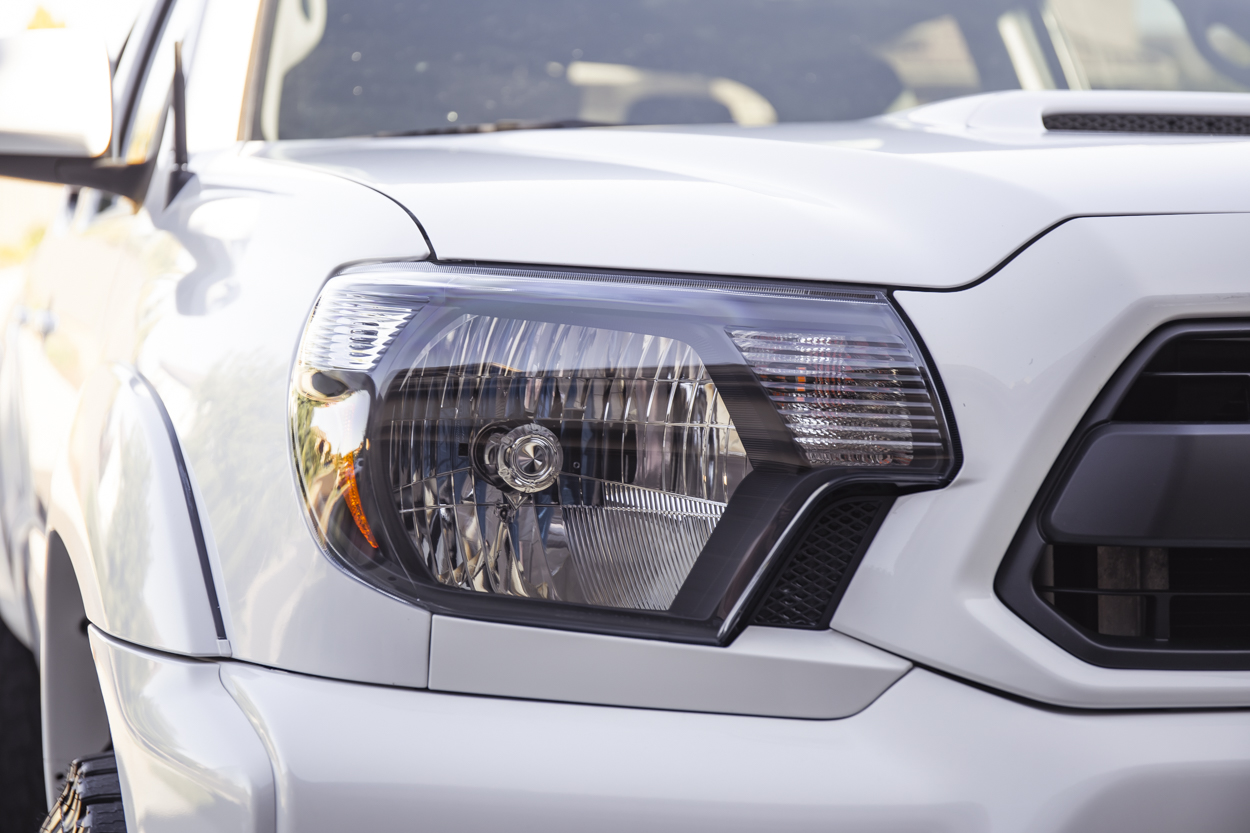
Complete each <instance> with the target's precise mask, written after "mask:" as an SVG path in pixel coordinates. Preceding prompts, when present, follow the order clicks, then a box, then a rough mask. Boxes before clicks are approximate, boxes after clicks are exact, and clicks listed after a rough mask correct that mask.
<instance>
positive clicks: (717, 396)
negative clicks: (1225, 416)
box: [291, 263, 953, 641]
mask: <svg viewBox="0 0 1250 833" xmlns="http://www.w3.org/2000/svg"><path fill="white" fill-rule="evenodd" d="M291 425H292V438H293V444H294V455H295V468H296V472H297V476H298V478H299V481H300V486H301V488H302V490H303V495H304V498H305V500H306V503H307V507H308V511H309V517H310V518H311V521H312V526H313V528H314V530H315V532H316V533H317V535H318V536H319V537H320V539H321V541H322V543H323V545H324V546H325V548H326V550H327V552H328V553H329V554H330V556H331V557H332V558H334V559H335V560H336V561H337V562H338V563H339V564H341V565H342V566H343V567H344V568H346V569H347V570H348V571H350V572H351V573H352V574H354V575H356V576H358V577H359V578H360V579H362V580H364V581H365V582H367V583H369V584H371V585H373V586H375V587H378V588H379V589H382V590H384V591H386V592H388V593H391V594H393V595H396V596H398V597H400V598H403V599H406V600H409V601H413V602H417V603H420V604H421V605H423V606H426V607H429V608H431V609H433V610H435V611H438V612H446V613H455V614H458V615H466V616H473V617H477V618H492V619H500V620H504V621H516V622H522V623H527V624H548V625H559V626H567V627H574V628H579V629H584V630H596V631H604V632H612V633H627V634H637V635H648V636H666V637H669V638H677V639H686V640H693V641H717V640H720V641H723V640H724V639H726V638H727V637H728V635H730V633H731V632H732V629H733V627H734V625H735V624H736V622H737V621H738V620H739V618H740V613H741V611H742V610H743V608H744V605H745V604H746V602H747V600H748V598H749V597H750V594H751V592H752V589H753V588H754V587H756V586H757V585H758V584H759V582H760V579H761V577H762V576H763V575H764V574H765V571H766V570H767V569H768V567H769V565H770V564H771V562H772V559H771V555H772V554H773V553H775V552H776V551H777V549H778V545H779V543H781V542H782V540H783V539H784V537H785V535H786V532H787V530H789V529H790V528H792V527H793V525H794V522H795V521H796V519H797V518H798V516H799V515H800V514H801V510H802V509H803V508H804V507H805V506H807V505H808V504H810V503H811V501H812V498H813V496H815V495H818V494H825V493H828V492H830V490H836V489H838V488H842V489H843V490H845V488H846V487H847V486H848V484H858V486H857V487H856V488H861V489H866V490H868V491H872V490H874V489H876V490H878V491H880V490H882V489H887V490H888V489H894V490H897V489H914V488H923V487H931V486H933V485H937V484H938V483H940V482H941V481H942V480H943V478H944V477H946V476H947V475H948V474H949V473H950V471H951V469H952V466H953V452H952V444H951V440H950V435H949V431H948V429H947V425H946V421H945V419H944V417H943V413H942V408H941V407H940V405H939V403H938V398H937V395H936V391H935V388H934V385H933V380H932V379H931V377H930V374H929V372H928V370H927V368H926V366H925V364H924V361H923V358H922V356H921V353H920V351H919V349H918V348H917V345H916V343H915V341H914V340H913V338H912V336H911V334H910V333H909V332H908V330H907V328H906V327H905V326H904V324H903V322H902V321H901V320H900V319H899V317H898V315H897V313H896V312H895V311H894V309H893V307H892V306H891V305H890V302H889V300H888V299H887V298H886V297H885V296H884V295H883V294H882V293H880V292H877V291H873V290H859V289H841V288H833V287H824V286H811V285H799V284H791V283H781V282H766V281H747V280H704V279H694V278H675V277H658V276H651V277H648V276H631V275H618V274H587V273H577V272H559V271H534V270H520V269H500V268H484V267H460V266H443V265H436V264H429V263H390V264H383V265H371V266H366V267H357V268H354V269H350V270H348V271H346V272H344V273H342V274H340V275H338V276H336V277H334V278H333V279H331V280H330V281H329V282H328V283H327V284H326V286H325V288H324V289H323V290H322V292H321V295H320V297H319V299H318V301H317V303H316V306H315V307H314V309H313V312H312V314H311V316H310V318H309V321H308V325H307V327H306V329H305V332H304V337H303V340H302V342H301V345H300V350H299V354H298V359H297V361H296V367H295V370H294V374H293V381H292V395H291Z"/></svg>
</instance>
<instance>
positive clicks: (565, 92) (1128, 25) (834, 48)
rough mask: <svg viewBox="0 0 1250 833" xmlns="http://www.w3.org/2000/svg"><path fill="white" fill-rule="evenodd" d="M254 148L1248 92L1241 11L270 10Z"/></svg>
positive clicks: (1223, 6)
mask: <svg viewBox="0 0 1250 833" xmlns="http://www.w3.org/2000/svg"><path fill="white" fill-rule="evenodd" d="M270 14H271V21H272V24H271V32H272V34H271V36H270V38H269V43H268V47H269V48H268V53H267V56H266V58H265V61H264V64H263V66H264V67H265V73H264V78H263V91H262V95H261V96H259V108H258V112H257V113H256V117H255V118H254V124H255V128H254V134H255V138H264V139H270V140H272V139H279V138H281V139H310V138H326V137H336V136H352V135H375V134H388V133H406V132H414V133H422V132H447V131H458V130H463V129H471V127H472V126H474V125H483V124H486V125H493V126H496V127H503V128H507V127H518V126H519V127H526V126H563V125H584V124H704V123H734V124H739V125H747V126H750V125H766V124H773V123H777V122H804V121H806V122H810V121H834V120H842V119H855V118H864V117H867V116H873V115H878V114H881V113H885V112H891V111H895V110H900V109H904V108H907V107H911V106H915V105H917V104H923V103H926V102H930V101H935V100H938V99H943V98H950V97H954V96H960V95H968V94H971V93H977V92H985V91H990V90H1005V89H1028V90H1041V89H1149V90H1223V91H1245V90H1247V89H1250V3H1247V2H1245V0H1176V2H1173V0H1044V2H1042V3H1040V4H1025V5H1020V4H1019V3H1018V0H1016V2H1012V0H613V1H612V2H609V1H608V0H272V5H271V9H270Z"/></svg>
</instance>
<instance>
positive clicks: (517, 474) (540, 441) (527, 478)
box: [480, 423, 564, 494]
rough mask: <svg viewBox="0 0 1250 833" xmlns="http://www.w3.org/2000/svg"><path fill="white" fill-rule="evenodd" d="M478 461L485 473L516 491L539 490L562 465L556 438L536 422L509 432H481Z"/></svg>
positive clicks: (546, 484)
mask: <svg viewBox="0 0 1250 833" xmlns="http://www.w3.org/2000/svg"><path fill="white" fill-rule="evenodd" d="M482 433H483V434H485V435H486V436H484V437H482V438H481V441H483V448H482V454H481V458H480V459H481V461H482V463H484V464H485V465H484V467H485V468H486V469H487V470H488V473H489V474H491V475H494V477H495V478H497V479H498V480H499V481H501V482H502V483H503V484H504V485H506V486H508V487H509V488H512V489H515V490H516V491H518V492H523V493H526V494H533V493H534V492H541V491H543V490H544V489H546V488H548V487H549V486H551V484H552V483H555V482H556V478H557V477H559V476H560V471H561V469H563V468H564V452H563V450H561V448H560V439H559V438H558V437H557V436H556V435H555V434H553V433H552V432H551V431H549V430H547V429H546V428H543V427H542V426H541V425H538V424H536V423H530V424H528V425H521V426H518V427H516V428H513V429H511V430H509V431H485V432H482Z"/></svg>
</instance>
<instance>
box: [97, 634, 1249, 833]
mask: <svg viewBox="0 0 1250 833" xmlns="http://www.w3.org/2000/svg"><path fill="white" fill-rule="evenodd" d="M93 645H94V647H95V650H96V652H97V656H98V657H101V659H102V661H101V662H100V670H101V677H102V680H103V681H104V688H105V690H106V691H109V692H110V694H109V698H110V710H111V714H112V716H113V718H114V720H115V726H116V727H117V728H116V729H115V732H116V733H117V735H118V736H119V737H121V738H122V739H123V740H122V741H120V742H119V744H118V749H119V751H120V752H121V753H122V756H121V760H122V765H123V766H122V772H123V783H124V784H125V785H126V798H127V801H128V802H134V804H133V805H131V806H138V807H143V808H145V809H144V810H142V811H136V812H135V813H134V815H133V816H132V817H131V824H132V830H133V831H135V833H147V831H157V830H164V829H168V828H166V827H165V826H164V823H165V821H166V818H165V817H163V816H161V815H160V812H159V811H158V810H157V809H152V810H148V809H147V808H157V807H158V806H160V805H159V804H158V800H157V799H156V798H151V799H150V798H147V797H145V796H143V795H142V794H141V793H142V792H143V789H144V788H149V789H151V790H152V793H153V795H154V796H157V797H158V798H159V799H161V800H165V801H166V803H165V804H164V807H167V808H169V809H175V808H188V807H190V806H194V807H195V809H196V815H194V816H193V818H194V821H193V822H188V823H190V824H191V827H190V829H195V830H247V831H251V830H256V831H261V830H271V829H272V830H276V831H280V832H281V833H286V832H287V831H299V833H322V832H323V831H324V832H325V833H331V831H342V830H362V829H365V830H367V829H394V830H407V829H412V828H414V827H419V828H420V829H422V830H431V831H457V833H478V831H483V833H485V831H494V830H499V829H501V828H506V829H509V830H523V831H539V830H542V831H550V832H551V833H561V831H584V830H587V829H594V830H597V831H621V833H626V832H627V831H628V832H629V833H632V831H637V830H655V831H688V830H710V829H715V830H723V831H731V832H732V831H744V833H745V832H746V831H752V833H753V831H758V830H764V829H766V830H779V831H809V830H810V831H816V830H830V829H838V830H841V829H845V830H855V831H891V833H895V831H908V830H916V831H920V830H925V831H931V830H946V831H967V832H968V833H974V832H975V831H991V830H992V831H995V833H1013V831H1021V833H1084V831H1089V830H1117V831H1118V830H1132V831H1134V833H1174V831H1176V830H1178V829H1187V830H1201V831H1203V832H1204V833H1239V831H1241V830H1243V829H1244V826H1245V819H1246V818H1247V817H1248V816H1250V797H1248V796H1247V793H1246V791H1245V789H1244V784H1245V781H1246V779H1247V778H1248V777H1250V752H1248V751H1247V750H1250V721H1247V720H1246V717H1245V715H1244V714H1243V713H1239V712H1227V711H1212V712H1172V713H1169V712H1156V713H1149V712H1138V713H1125V714H1120V715H1114V716H1111V715H1100V714H1093V713H1084V714H1082V713H1072V712H1063V711H1055V710H1048V709H1043V708H1037V707H1035V706H1030V705H1027V704H1024V703H1020V702H1017V701H1013V700H1010V699H1007V698H1003V697H999V696H995V695H994V694H991V693H988V692H984V691H980V690H977V689H975V688H971V687H969V686H965V685H961V684H960V683H958V682H955V681H953V680H950V679H947V678H944V677H941V676H938V675H935V674H933V673H931V672H928V671H924V670H914V671H912V672H910V673H909V674H907V675H906V676H905V677H903V678H902V679H901V680H899V682H898V683H896V684H895V685H894V686H892V687H891V688H890V689H889V690H888V691H886V692H885V694H883V695H882V696H881V697H880V698H879V699H878V700H877V701H876V702H875V703H874V704H873V705H871V706H869V707H868V708H867V709H866V710H864V711H863V712H862V713H860V714H858V715H856V716H855V717H852V718H848V719H845V720H827V721H812V720H788V719H780V718H759V717H742V716H734V715H712V714H689V713H680V712H670V711H655V710H648V709H621V708H611V707H603V706H580V705H571V704H562V703H542V702H530V701H524V700H510V699H505V698H492V697H467V696H463V695H448V694H439V693H435V692H421V691H403V690H400V689H394V688H386V687H375V686H361V685H352V684H349V683H343V682H336V681H332V680H321V679H314V678H309V677H302V676H299V675H295V674H287V673H282V672H279V671H272V670H268V669H263V668H257V667H252V666H248V665H244V664H239V663H235V662H226V663H215V662H214V663H190V662H186V661H183V660H178V659H176V658H172V657H165V656H160V655H156V654H149V653H146V652H142V651H139V650H136V649H133V648H128V647H127V646H125V645H123V644H121V643H116V642H112V641H110V640H107V639H105V638H102V637H100V636H95V637H94V638H93ZM219 673H220V678H219V677H218V674H219ZM223 686H224V688H223ZM227 690H228V691H229V692H230V694H231V695H232V696H233V698H234V702H235V703H237V707H236V706H234V704H232V703H229V702H227V701H226V700H225V692H226V691H227ZM126 703H130V704H133V707H131V708H125V707H123V705H122V704H126ZM148 709H150V710H151V711H150V712H149V711H148ZM156 715H159V719H156V717H155V716H156ZM243 715H246V716H247V719H248V721H250V723H251V726H250V727H248V726H246V725H245V724H244V722H243V720H242V716H243ZM253 729H254V734H249V732H251V731H252V730H253ZM257 736H259V740H258V738H257ZM166 750H167V751H166ZM265 752H267V753H268V755H269V756H270V759H271V760H272V772H273V775H272V778H273V781H272V785H273V789H274V792H273V793H269V792H268V788H269V786H270V783H271V782H270V781H269V780H268V776H269V773H268V772H267V771H265V768H264V764H265V763H266V761H265V759H264V757H263V755H264V753H265ZM162 779H163V780H162ZM187 779H190V780H189V781H188V780H187ZM166 785H183V786H182V787H181V789H182V790H184V792H185V795H184V793H183V792H179V793H177V796H175V795H174V793H175V790H172V789H170V787H169V786H166ZM275 805H276V811H277V812H276V822H269V823H272V824H273V825H274V826H273V827H269V826H267V825H266V824H265V823H264V822H266V821H267V820H268V819H273V818H274V816H273V815H272V814H273V808H274V807H275ZM140 813H145V814H146V815H140ZM266 813H269V815H268V816H266V815H265V814H266ZM183 829H186V828H183Z"/></svg>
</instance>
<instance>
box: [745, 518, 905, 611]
mask: <svg viewBox="0 0 1250 833" xmlns="http://www.w3.org/2000/svg"><path fill="white" fill-rule="evenodd" d="M891 503H893V500H891V499H889V498H883V497H856V498H845V499H842V500H836V501H834V502H833V503H831V504H829V505H827V506H825V507H824V508H823V509H818V510H817V511H816V512H815V513H813V515H812V517H811V519H810V520H809V521H808V522H807V526H806V527H805V528H804V529H803V531H802V532H801V533H800V534H799V536H798V537H797V538H796V539H795V544H794V546H793V547H792V548H791V550H790V553H789V554H788V556H787V557H786V559H785V560H784V563H783V564H782V567H781V570H780V572H779V573H778V574H777V576H776V578H774V579H773V583H772V585H771V586H770V587H769V589H768V593H767V594H766V595H765V596H764V598H763V600H762V601H761V602H760V605H759V607H758V608H756V611H755V616H754V617H752V620H751V624H753V625H766V626H769V627H775V628H806V629H818V628H826V627H828V626H829V620H830V619H831V618H832V617H833V609H834V607H835V606H836V603H837V600H838V599H839V598H841V595H842V592H843V591H844V590H845V589H846V585H847V584H848V583H849V582H850V579H851V575H852V574H853V573H854V569H855V567H856V566H857V564H858V562H859V559H860V557H862V556H863V554H864V551H865V550H867V549H868V544H870V543H871V542H872V537H873V535H874V534H875V533H876V530H877V527H878V526H879V525H880V523H881V520H882V519H883V517H884V515H885V511H886V510H887V509H888V508H889V507H890V504H891Z"/></svg>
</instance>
